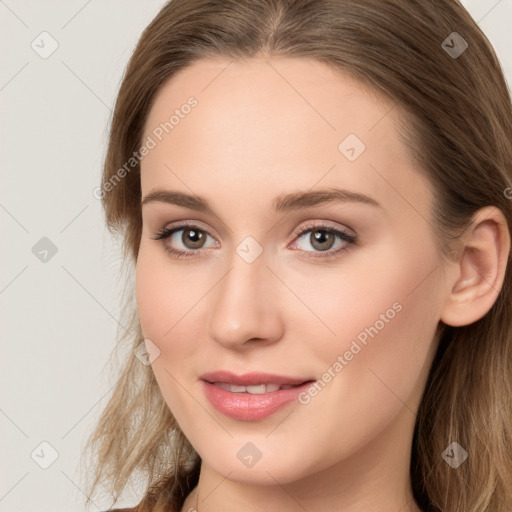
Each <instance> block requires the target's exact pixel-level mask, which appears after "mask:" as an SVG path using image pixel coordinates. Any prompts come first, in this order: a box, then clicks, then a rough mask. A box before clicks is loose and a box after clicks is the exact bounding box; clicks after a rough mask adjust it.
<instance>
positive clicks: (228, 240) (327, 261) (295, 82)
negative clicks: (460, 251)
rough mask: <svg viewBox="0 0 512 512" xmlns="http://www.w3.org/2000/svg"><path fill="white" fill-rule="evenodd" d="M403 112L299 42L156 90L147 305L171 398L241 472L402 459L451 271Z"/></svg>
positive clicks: (146, 234)
mask: <svg viewBox="0 0 512 512" xmlns="http://www.w3.org/2000/svg"><path fill="white" fill-rule="evenodd" d="M171 116H174V117H172V118H171ZM397 120H398V112H397V107H394V106H393V102H391V101H389V100H386V99H385V98H380V97H379V96H378V95H377V94H376V93H374V94H370V93H369V92H368V90H367V89H365V88H364V87H363V86H362V85H361V84H360V83H359V82H357V81H355V80H353V79H351V78H348V77H347V76H345V75H343V74H341V73H339V74H335V73H334V72H333V71H332V70H331V69H330V68H328V67H327V66H325V65H324V64H321V63H317V62H314V61H310V60H305V59H275V58H273V59H271V60H269V61H265V60H252V61H247V62H244V63H236V62H232V63H231V64H229V65H228V61H225V60H220V59H219V60H215V61H214V60H211V61H206V60H204V61H200V62H197V63H195V64H194V65H192V66H191V67H189V68H188V69H186V70H184V71H182V72H181V73H180V74H178V75H177V76H175V77H174V78H173V79H172V80H171V81H170V82H169V83H167V84H166V85H165V86H164V87H163V88H162V89H161V91H160V92H159V94H158V96H157V97H156V101H155V103H154V104H153V107H152V109H151V112H150V114H149V118H148V120H147V124H146V130H145V134H144V137H143V141H144V143H145V144H146V147H147V151H146V153H147V155H146V156H144V158H143V160H142V169H141V187H142V197H143V205H142V217H143V232H142V238H141V244H140V251H139V254H138V260H137V268H136V294H137V303H138V309H139V315H140V321H141V326H142V331H143V334H144V337H145V338H146V339H147V340H150V341H149V342H148V343H149V345H148V348H149V352H150V353H151V352H154V353H155V354H158V356H157V357H156V358H155V359H154V361H153V363H152V369H153V371H154V373H155V376H156V379H157V381H158V384H159V386H160V389H161V391H162V395H163V397H164V398H165V400H166V402H167V404H168V406H169V408H170V410H171V412H172V414H173V415H174V416H175V418H176V420H177V422H178V423H179V425H180V427H181V429H182V430H183V432H184V433H185V435H186V436H187V438H188V439H189V440H190V442H191V443H192V445H193V446H194V448H195V449H196V450H197V452H198V453H199V455H200V456H201V458H202V460H203V465H207V466H208V467H210V468H213V470H214V471H216V472H218V473H220V474H222V475H228V474H229V475H230V476H229V478H230V480H237V481H240V482H258V483H272V484H275V482H276V481H278V482H280V483H287V482H291V481H295V480H298V479H301V478H304V477H306V476H308V475H312V474H313V473H317V472H319V471H322V470H326V469H328V468H331V467H332V466H334V465H336V464H338V465H340V467H341V466H342V465H344V467H347V464H348V461H351V464H352V465H351V467H352V469H354V467H355V466H354V463H355V464H357V463H356V461H364V460H367V459H365V457H371V460H373V461H375V459H374V456H376V454H379V457H381V459H380V460H381V465H380V466H381V468H386V464H388V466H390V465H392V464H393V463H392V462H389V461H392V460H395V461H396V460H400V461H402V463H403V461H404V460H407V456H408V454H409V451H408V450H409V449H410V444H411V440H412V429H413V426H414V421H415V413H416V410H417V406H418V404H419V401H420V398H421V393H422V391H423V387H424V384H425V381H426V377H427V373H428V370H429V367H430V364H431V361H432V357H433V354H434V349H435V345H436V343H435V335H436V328H437V326H438V321H439V318H440V311H441V309H442V299H443V297H442V293H443V285H442V281H441V276H442V273H441V272H440V270H441V260H440V257H439V255H438V252H437V251H436V248H435V245H434V238H433V236H434V229H433V226H432V223H431V222H430V219H431V212H430V208H431V205H432V200H433V192H432V188H431V187H430V185H429V183H428V182H427V181H426V179H425V178H424V177H423V176H422V175H421V174H420V172H419V171H418V169H417V167H416V166H415V165H414V164H413V163H412V161H411V159H410V155H409V152H408V150H407V148H406V147H405V145H404V144H403V142H402V141H401V140H400V138H399V135H398V132H397ZM166 123H167V124H166ZM157 192H158V193H157ZM178 194H179V195H178ZM330 194H332V195H330ZM189 196H192V197H191V198H189ZM198 197H200V198H201V200H198V199H197V198H198ZM206 203H207V204H208V206H209V208H206V207H205V205H206ZM185 223H186V224H187V225H186V226H184V224H185ZM171 229H172V230H174V231H173V232H172V233H171V234H169V232H168V233H167V234H169V236H167V238H164V239H161V240H156V239H155V238H157V237H158V236H159V235H160V234H162V232H163V231H165V230H171ZM300 233H301V234H300ZM172 251H180V252H181V254H176V253H174V252H172ZM212 372H230V374H231V375H226V374H218V375H211V374H212ZM255 373H264V374H272V375H271V376H267V378H265V377H264V376H261V375H259V376H258V375H249V376H247V375H245V374H255ZM207 374H210V375H207ZM244 375H245V376H246V377H247V379H246V380H244V379H243V376H244ZM277 376H279V377H277ZM206 380H208V381H211V382H215V381H216V382H225V383H231V384H233V383H235V384H237V385H239V386H242V385H243V384H250V385H253V386H254V387H250V388H249V390H247V388H244V387H242V388H240V387H237V388H229V387H227V386H226V385H224V386H223V387H224V388H227V389H223V387H221V386H219V385H218V384H211V383H209V384H208V383H207V382H206ZM310 381H317V382H316V384H315V385H314V386H312V384H311V382H310ZM303 382H306V384H304V385H302V386H300V387H299V388H291V389H280V390H278V391H274V389H275V388H273V387H272V386H270V387H266V388H265V387H262V386H258V384H273V383H274V384H276V386H277V385H281V386H283V385H284V386H285V388H286V387H289V386H291V385H297V384H300V383H303ZM308 382H309V384H308ZM286 383H288V384H289V386H287V385H286ZM260 393H263V394H260ZM386 461H387V462H386ZM361 465H364V464H361ZM386 470H389V467H388V468H387V469H386Z"/></svg>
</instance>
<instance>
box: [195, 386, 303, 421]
mask: <svg viewBox="0 0 512 512" xmlns="http://www.w3.org/2000/svg"><path fill="white" fill-rule="evenodd" d="M202 382H203V386H204V391H205V394H206V397H207V398H208V400H210V402H211V403H212V405H213V406H214V407H215V409H217V410H218V411H219V412H221V413H222V414H225V415H226V416H229V417H230V418H234V419H236V420H245V421H255V420H260V419H263V418H266V417H267V416H270V415H271V414H273V413H275V412H276V411H277V410H278V409H281V408H282V407H284V406H285V405H287V404H289V403H290V402H293V401H294V400H297V398H298V396H299V395H300V394H301V393H302V392H304V391H306V390H307V389H308V388H309V387H310V386H311V385H312V384H313V382H312V381H309V382H306V383H304V384H301V385H300V386H297V387H295V388H290V389H280V390H278V391H273V392H271V393H262V394H261V395H252V394H251V393H232V392H231V391H227V390H225V389H222V388H221V387H219V386H215V385H214V384H211V383H210V382H206V381H202Z"/></svg>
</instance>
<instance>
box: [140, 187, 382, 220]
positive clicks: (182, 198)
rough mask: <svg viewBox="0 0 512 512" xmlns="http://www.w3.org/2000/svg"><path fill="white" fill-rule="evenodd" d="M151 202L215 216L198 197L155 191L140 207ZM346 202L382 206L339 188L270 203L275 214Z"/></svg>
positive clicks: (276, 199)
mask: <svg viewBox="0 0 512 512" xmlns="http://www.w3.org/2000/svg"><path fill="white" fill-rule="evenodd" d="M152 202H160V203H167V204H174V205H176V206H183V207H185V208H189V209H191V210H196V211H199V212H205V213H210V214H212V215H215V212H214V211H213V209H212V208H211V207H210V205H209V204H208V201H207V200H206V199H205V198H204V197H201V196H198V195H190V194H185V193H183V192H176V191H173V190H163V189H155V190H152V191H151V192H150V193H149V194H148V195H147V196H145V197H144V198H143V199H142V201H141V205H142V206H143V205H145V204H149V203H152ZM346 202H348V203H362V204H367V205H370V206H376V207H379V208H382V205H381V204H379V203H378V202H377V201H376V200H375V199H373V198H372V197H370V196H367V195H365V194H361V193H359V192H352V191H350V190H344V189H340V188H327V189H322V190H315V191H308V192H302V191H299V192H292V193H289V194H281V195H279V196H277V197H276V198H275V199H274V201H273V203H272V210H273V211H274V212H275V213H285V212H289V211H292V210H301V209H305V208H311V207H314V206H319V205H322V204H327V203H346Z"/></svg>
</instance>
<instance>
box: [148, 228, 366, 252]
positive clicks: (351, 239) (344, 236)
mask: <svg viewBox="0 0 512 512" xmlns="http://www.w3.org/2000/svg"><path fill="white" fill-rule="evenodd" d="M185 228H189V229H195V230H197V231H200V232H202V233H206V234H207V235H208V236H211V235H209V233H208V232H207V231H205V230H204V229H201V228H199V227H198V226H196V225H195V224H192V223H191V224H187V223H185V224H183V223H182V224H179V225H177V226H173V227H171V228H163V229H161V230H160V231H159V232H158V233H156V236H155V237H154V238H152V239H153V240H159V241H161V242H162V243H163V242H165V240H167V239H168V238H169V237H170V236H171V235H173V234H174V233H176V232H177V231H181V230H183V229H185ZM312 230H316V231H325V232H326V233H330V234H332V235H334V236H336V237H338V238H339V239H341V240H342V241H344V242H346V243H347V245H345V246H343V247H341V248H339V249H336V250H334V251H332V250H331V251H303V250H301V249H299V252H303V253H307V254H308V257H310V258H320V259H321V258H333V257H336V256H338V255H339V254H340V253H342V252H345V251H346V250H348V249H349V248H350V246H351V245H357V243H358V241H357V237H356V236H354V235H349V234H348V233H347V232H346V231H343V230H341V229H336V228H333V227H332V226H328V225H327V224H323V223H319V224H307V225H305V226H303V227H302V228H301V229H300V230H299V231H298V232H296V233H294V237H295V238H301V237H302V236H303V235H304V234H306V233H308V232H309V231H312ZM163 245H164V249H165V250H166V251H167V252H169V253H170V254H172V255H173V256H176V257H177V258H194V257H196V256H195V255H193V254H194V253H196V252H199V250H194V249H191V250H188V251H182V250H180V249H173V248H171V247H169V246H168V245H166V244H165V243H163ZM311 253H313V254H315V256H311Z"/></svg>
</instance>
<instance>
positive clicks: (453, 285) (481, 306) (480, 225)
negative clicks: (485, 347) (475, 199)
mask: <svg viewBox="0 0 512 512" xmlns="http://www.w3.org/2000/svg"><path fill="white" fill-rule="evenodd" d="M461 244H462V250H461V251H459V254H458V255H457V257H456V258H455V262H453V263H451V264H450V269H449V271H448V272H447V274H446V275H447V285H448V295H447V297H446V301H445V303H444V305H443V308H442V311H441V318H440V319H441V321H442V322H443V323H445V324H447V325H451V326H453V327H459V326H463V325H469V324H472V323H473V322H476V321H477V320H479V319H480V318H482V317H483V316H485V314H486V313H487V312H488V311H489V310H490V309H491V307H492V306H493V304H494V302H495V301H496V298H497V297H498V294H499V292H500V290H501V287H502V286H503V280H504V277H505V270H506V267H507V261H508V256H509V252H510V232H509V229H508V226H507V221H506V219H505V217H504V215H503V213H502V211H501V210H500V209H498V208H496V207H494V206H488V207H485V208H482V209H480V210H479V211H478V212H477V213H476V214H475V215H474V216H473V219H472V222H471V224H470V226H469V227H468V228H467V230H466V231H465V233H464V235H463V237H461Z"/></svg>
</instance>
